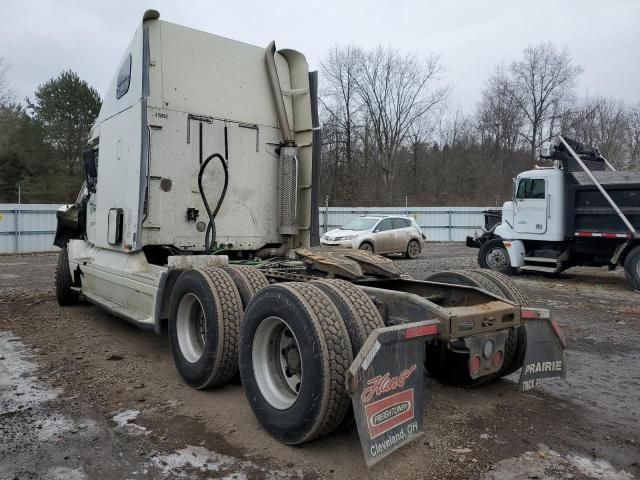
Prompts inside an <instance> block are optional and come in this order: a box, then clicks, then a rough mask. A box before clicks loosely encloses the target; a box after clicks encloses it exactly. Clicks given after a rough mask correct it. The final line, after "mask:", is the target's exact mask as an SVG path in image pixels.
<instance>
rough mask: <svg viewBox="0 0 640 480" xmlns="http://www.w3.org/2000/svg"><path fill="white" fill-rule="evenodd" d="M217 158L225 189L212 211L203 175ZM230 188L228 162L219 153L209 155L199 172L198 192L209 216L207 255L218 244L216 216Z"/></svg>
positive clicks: (206, 236)
mask: <svg viewBox="0 0 640 480" xmlns="http://www.w3.org/2000/svg"><path fill="white" fill-rule="evenodd" d="M213 158H217V159H218V160H220V163H222V168H223V169H224V187H222V193H221V194H220V198H219V199H218V203H217V204H216V208H215V209H214V210H213V212H212V211H211V208H210V207H209V202H208V201H207V196H206V195H205V194H204V189H203V188H202V174H203V173H204V170H205V168H207V165H208V164H209V162H210V161H211V159H213ZM228 186H229V169H228V167H227V162H225V160H224V158H223V157H222V155H220V154H219V153H213V154H211V155H209V156H208V157H207V158H206V159H205V160H204V162H202V165H201V166H200V171H199V172H198V190H200V197H202V203H204V208H205V210H206V211H207V215H208V216H209V224H208V225H207V233H206V234H205V237H204V250H205V252H206V253H210V252H211V250H212V248H213V246H214V244H215V243H216V222H215V220H216V215H217V214H218V211H219V210H220V206H221V205H222V202H223V200H224V197H225V195H226V194H227V187H228Z"/></svg>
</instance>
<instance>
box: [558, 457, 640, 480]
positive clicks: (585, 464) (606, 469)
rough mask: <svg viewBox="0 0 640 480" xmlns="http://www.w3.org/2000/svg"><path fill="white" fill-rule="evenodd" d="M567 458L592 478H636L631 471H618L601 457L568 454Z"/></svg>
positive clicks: (616, 479)
mask: <svg viewBox="0 0 640 480" xmlns="http://www.w3.org/2000/svg"><path fill="white" fill-rule="evenodd" d="M567 460H569V462H571V463H572V464H573V465H575V467H576V468H577V469H578V470H580V472H582V473H583V474H584V475H586V476H588V477H590V478H598V479H602V480H627V479H631V478H634V476H633V475H631V474H630V473H627V472H625V471H624V470H620V471H618V470H616V469H615V468H614V467H613V466H612V465H611V464H610V463H609V462H607V461H606V460H602V459H599V458H596V459H590V458H587V457H582V456H580V455H567Z"/></svg>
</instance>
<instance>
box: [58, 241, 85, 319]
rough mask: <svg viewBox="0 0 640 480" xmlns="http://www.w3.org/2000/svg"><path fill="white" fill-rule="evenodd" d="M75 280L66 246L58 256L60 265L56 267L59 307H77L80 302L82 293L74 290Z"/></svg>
mask: <svg viewBox="0 0 640 480" xmlns="http://www.w3.org/2000/svg"><path fill="white" fill-rule="evenodd" d="M72 286H73V278H72V277H71V271H70V270H69V252H68V251H67V247H66V246H64V247H62V248H61V249H60V253H59V254H58V265H57V266H56V300H57V301H58V305H60V306H61V307H66V306H69V305H76V304H77V303H78V302H79V301H80V293H78V292H77V291H75V290H72V289H71V287H72Z"/></svg>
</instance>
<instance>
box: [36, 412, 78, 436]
mask: <svg viewBox="0 0 640 480" xmlns="http://www.w3.org/2000/svg"><path fill="white" fill-rule="evenodd" d="M74 427H75V422H74V421H73V420H71V419H69V418H67V417H65V416H62V415H60V416H58V415H56V416H51V417H46V418H44V419H43V420H42V421H40V422H39V423H38V426H37V427H36V435H37V437H38V440H41V441H48V440H54V439H58V438H59V437H60V436H62V435H63V434H65V433H67V432H69V431H70V430H72V429H73V428H74Z"/></svg>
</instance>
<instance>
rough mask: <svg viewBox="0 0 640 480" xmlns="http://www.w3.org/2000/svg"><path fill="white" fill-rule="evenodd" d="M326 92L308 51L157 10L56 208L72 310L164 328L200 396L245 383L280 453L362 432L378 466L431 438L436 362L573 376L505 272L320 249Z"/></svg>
mask: <svg viewBox="0 0 640 480" xmlns="http://www.w3.org/2000/svg"><path fill="white" fill-rule="evenodd" d="M317 91H318V85H317V75H316V72H309V67H308V64H307V62H306V60H305V57H304V56H303V55H302V54H301V53H300V52H298V51H295V50H291V49H282V50H277V49H276V47H275V44H274V43H273V42H272V43H271V44H269V45H268V46H267V48H266V49H265V48H260V47H255V46H251V45H247V44H245V43H241V42H238V41H235V40H230V39H227V38H222V37H219V36H215V35H211V34H209V33H204V32H201V31H196V30H193V29H190V28H186V27H182V26H179V25H175V24H172V23H169V22H166V21H162V20H160V19H159V13H158V12H156V11H147V12H146V13H145V14H144V17H143V20H142V22H141V24H140V26H139V28H138V29H137V31H136V32H135V35H134V37H133V40H132V41H131V44H130V45H129V47H128V48H127V50H126V52H125V54H124V56H123V58H122V61H121V63H120V65H119V67H118V69H117V71H116V72H115V75H114V77H113V81H112V82H111V84H110V85H109V87H108V89H107V91H106V92H105V93H104V101H103V104H102V109H101V111H100V114H99V116H98V118H97V121H96V123H95V126H94V127H93V128H92V130H91V133H90V138H89V139H88V143H87V148H86V150H85V152H84V154H83V162H84V165H85V173H86V182H85V186H84V187H83V190H82V192H80V195H79V197H78V201H77V202H76V203H75V204H74V205H72V206H69V208H66V209H63V210H62V211H60V212H59V213H58V228H57V232H56V238H55V244H56V245H57V246H59V247H60V249H61V250H60V255H59V261H58V267H57V270H56V278H55V282H56V296H57V299H58V302H59V303H60V305H72V304H75V303H77V302H78V301H80V300H81V299H84V300H86V301H89V302H91V303H93V304H95V305H97V306H99V307H101V308H103V309H105V310H107V311H109V312H111V313H112V314H113V315H114V316H117V317H121V318H123V319H125V320H127V321H129V322H132V323H133V324H135V325H137V326H139V327H141V328H145V329H150V330H153V331H155V332H156V333H158V334H161V333H163V332H167V335H168V341H169V344H170V347H171V354H172V357H173V360H174V363H175V366H176V368H177V370H178V372H179V374H180V375H181V377H182V378H183V379H184V381H185V382H186V383H187V384H188V385H190V386H192V387H193V388H196V389H205V388H216V387H222V386H223V385H225V384H227V383H228V382H230V381H232V380H233V379H235V378H237V377H238V376H239V377H240V380H241V384H242V388H243V389H244V392H245V394H246V398H247V402H248V403H249V405H250V406H251V409H252V411H253V413H254V414H255V416H256V417H257V419H258V421H259V423H260V425H261V426H262V427H263V428H264V429H265V430H266V431H267V432H268V433H269V434H270V435H271V436H273V437H274V438H275V439H277V440H278V441H280V442H283V443H285V444H301V443H304V442H308V441H311V440H313V439H315V438H318V437H320V436H323V435H327V434H330V433H331V432H332V431H334V430H336V429H338V428H345V427H347V426H349V425H351V424H353V423H354V419H355V424H356V425H357V428H358V432H359V436H360V440H361V443H362V448H363V452H364V455H365V459H366V461H367V464H368V465H371V464H373V463H375V462H377V461H379V460H380V459H382V458H384V457H385V456H387V455H388V454H390V453H391V452H393V451H394V450H395V449H397V448H399V447H400V446H401V445H403V444H404V443H406V442H408V441H410V440H412V439H414V438H416V437H417V436H419V435H420V434H421V432H422V431H423V409H424V408H423V407H424V406H423V398H424V385H423V381H424V379H423V371H424V368H425V367H426V369H427V370H428V371H429V372H430V374H431V375H432V376H433V377H435V378H437V379H439V380H441V381H443V382H447V383H453V384H457V385H468V386H474V385H480V384H482V383H486V382H489V381H492V380H495V379H498V378H500V377H503V376H505V375H508V374H510V373H512V372H515V371H516V370H518V369H520V368H521V367H522V366H523V365H524V368H522V370H521V375H520V380H519V384H518V385H519V388H520V390H521V391H526V390H529V389H532V388H535V387H537V386H538V385H540V384H542V383H544V382H547V381H552V380H554V379H560V378H562V377H564V375H565V374H566V361H565V358H564V343H563V339H562V336H561V332H560V330H559V327H558V325H557V323H556V322H555V321H554V320H552V319H551V318H550V315H549V312H548V311H547V310H544V309H537V308H532V307H531V306H530V302H529V301H528V300H527V298H526V295H525V294H524V292H522V291H521V290H520V289H519V288H518V287H517V285H515V284H514V283H513V282H511V281H510V280H509V279H508V278H506V277H503V276H501V275H500V274H495V273H494V272H484V271H482V272H451V273H449V274H448V276H447V277H446V279H444V280H446V281H444V280H443V279H440V281H439V280H438V279H433V280H430V281H419V280H415V279H412V278H409V277H408V276H407V275H405V274H403V273H402V271H400V269H399V268H398V267H397V265H396V264H395V263H394V262H393V261H392V260H390V259H388V258H385V257H382V256H378V255H375V254H373V253H371V252H366V251H358V250H351V249H339V248H338V249H321V248H316V247H311V244H312V240H313V239H314V237H315V238H316V239H317V195H318V189H317V180H318V175H317V172H318V165H319V163H318V162H319V161H320V155H319V147H320V141H321V140H320V129H319V123H318V114H317ZM314 223H315V225H314ZM211 399H212V401H214V402H215V397H211Z"/></svg>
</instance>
